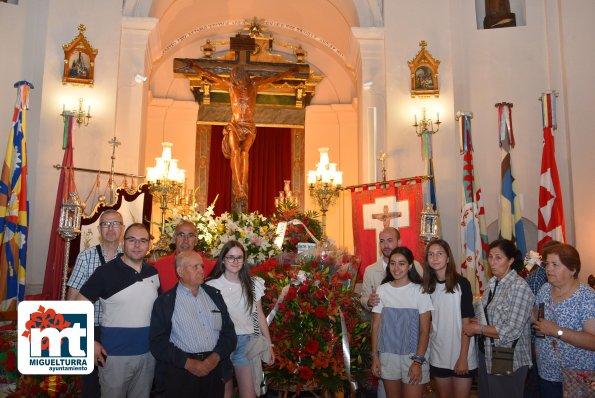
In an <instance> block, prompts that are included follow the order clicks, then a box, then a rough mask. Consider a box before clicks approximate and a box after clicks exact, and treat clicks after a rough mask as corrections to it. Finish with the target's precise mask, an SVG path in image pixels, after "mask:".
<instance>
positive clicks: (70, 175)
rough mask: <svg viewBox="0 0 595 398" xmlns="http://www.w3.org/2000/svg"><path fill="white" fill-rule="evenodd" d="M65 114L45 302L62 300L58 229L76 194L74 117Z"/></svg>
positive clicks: (62, 245)
mask: <svg viewBox="0 0 595 398" xmlns="http://www.w3.org/2000/svg"><path fill="white" fill-rule="evenodd" d="M64 113H65V116H64V135H63V140H62V149H64V157H63V159H62V169H61V170H60V179H59V180H58V189H57V192H56V202H55V203H54V218H53V221H52V229H51V235H50V242H49V247H48V256H47V260H46V263H45V278H44V281H43V295H44V300H60V297H61V294H62V275H63V269H64V254H65V252H66V242H65V241H64V239H62V238H61V237H60V234H59V233H58V227H59V226H60V213H61V210H62V203H63V202H66V201H68V199H69V198H70V192H76V185H75V183H74V170H73V167H74V149H73V146H72V138H73V137H72V135H73V130H74V129H73V126H74V115H73V114H72V113H71V112H64Z"/></svg>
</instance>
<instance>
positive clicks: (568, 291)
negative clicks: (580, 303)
mask: <svg viewBox="0 0 595 398" xmlns="http://www.w3.org/2000/svg"><path fill="white" fill-rule="evenodd" d="M575 288H576V283H575V282H573V283H572V284H571V285H570V286H569V287H568V289H566V290H565V291H563V292H562V293H560V294H556V293H554V297H555V298H557V299H561V298H562V297H565V296H566V295H567V294H568V293H570V292H571V291H572V290H573V289H575ZM557 290H558V289H557Z"/></svg>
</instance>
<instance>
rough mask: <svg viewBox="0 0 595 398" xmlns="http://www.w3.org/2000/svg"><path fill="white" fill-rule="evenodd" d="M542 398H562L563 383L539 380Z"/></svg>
mask: <svg viewBox="0 0 595 398" xmlns="http://www.w3.org/2000/svg"><path fill="white" fill-rule="evenodd" d="M539 388H540V390H541V398H562V382H561V381H549V380H545V379H541V378H540V379H539Z"/></svg>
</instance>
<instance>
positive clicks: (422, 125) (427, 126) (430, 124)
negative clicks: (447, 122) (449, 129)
mask: <svg viewBox="0 0 595 398" xmlns="http://www.w3.org/2000/svg"><path fill="white" fill-rule="evenodd" d="M413 117H414V120H415V124H413V127H415V134H417V136H418V137H420V136H421V135H422V134H424V133H426V134H436V133H437V132H438V130H440V124H442V122H441V121H440V112H436V121H435V122H434V121H433V120H432V119H428V118H426V108H421V119H420V121H419V123H418V122H417V115H414V116H413ZM434 125H436V130H434Z"/></svg>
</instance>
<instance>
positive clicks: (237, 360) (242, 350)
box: [230, 334, 252, 366]
mask: <svg viewBox="0 0 595 398" xmlns="http://www.w3.org/2000/svg"><path fill="white" fill-rule="evenodd" d="M251 338H252V335H251V334H239V335H238V343H237V345H236V349H235V350H234V351H233V352H232V353H231V356H230V358H231V363H233V366H249V365H250V364H251V361H250V360H249V359H248V357H247V356H246V348H247V347H248V342H249V341H250V339H251Z"/></svg>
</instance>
